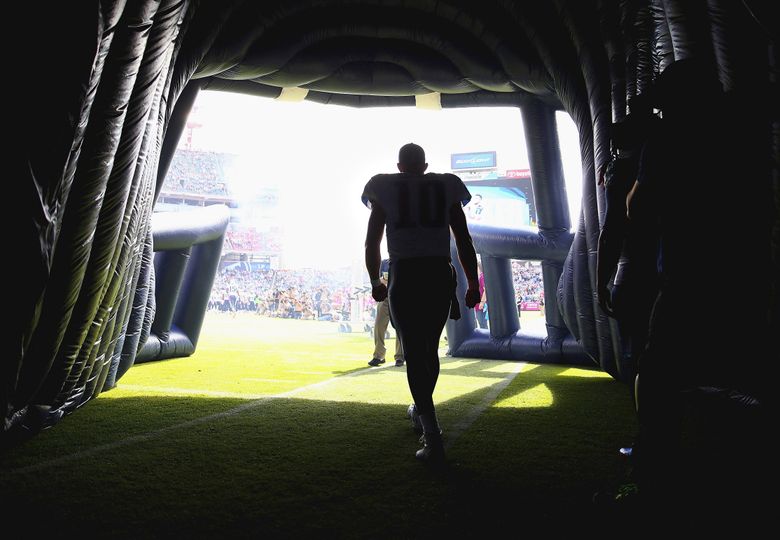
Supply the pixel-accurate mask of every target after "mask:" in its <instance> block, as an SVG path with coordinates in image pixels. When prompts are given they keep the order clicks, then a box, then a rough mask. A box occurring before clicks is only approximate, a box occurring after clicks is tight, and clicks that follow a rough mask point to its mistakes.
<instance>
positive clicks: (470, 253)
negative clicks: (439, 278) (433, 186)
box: [450, 203, 480, 308]
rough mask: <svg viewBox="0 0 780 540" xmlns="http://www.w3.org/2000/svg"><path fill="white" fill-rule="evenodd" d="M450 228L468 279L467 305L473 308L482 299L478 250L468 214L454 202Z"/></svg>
mask: <svg viewBox="0 0 780 540" xmlns="http://www.w3.org/2000/svg"><path fill="white" fill-rule="evenodd" d="M450 229H452V234H453V236H454V237H455V246H456V247H457V248H458V259H459V260H460V264H461V266H463V271H464V272H465V273H466V280H467V281H468V290H467V291H466V306H467V307H469V308H473V307H474V306H476V305H477V304H478V303H479V300H480V297H479V278H478V276H477V252H476V251H475V250H474V242H473V241H472V240H471V234H469V228H468V225H467V224H466V215H465V214H464V213H463V209H462V208H461V207H460V204H458V203H455V204H453V205H452V207H451V208H450Z"/></svg>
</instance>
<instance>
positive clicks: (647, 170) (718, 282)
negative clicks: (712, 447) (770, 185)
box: [628, 59, 768, 520]
mask: <svg viewBox="0 0 780 540" xmlns="http://www.w3.org/2000/svg"><path fill="white" fill-rule="evenodd" d="M656 91H657V97H658V107H659V108H660V109H661V113H662V122H661V127H660V128H659V129H658V130H654V133H653V134H652V136H651V137H650V138H649V139H648V141H647V143H646V145H645V148H644V150H643V155H642V159H641V163H640V170H639V177H638V182H637V184H636V185H635V187H634V189H633V190H632V193H631V194H630V196H629V203H628V208H629V219H630V221H631V222H634V223H637V224H639V226H640V227H641V228H645V227H656V228H657V230H658V234H659V238H660V252H659V253H660V256H659V259H658V265H659V271H660V283H659V287H660V292H659V294H658V298H657V300H656V302H655V305H654V308H653V312H652V316H651V320H650V329H649V335H648V340H647V347H646V349H645V351H644V353H643V354H642V356H641V358H640V361H639V373H640V391H639V400H638V402H639V414H638V416H639V446H640V455H639V456H638V463H637V465H638V470H637V472H638V481H639V486H640V494H641V495H642V498H643V500H645V501H646V502H648V503H649V504H650V505H651V507H656V505H657V504H662V505H664V504H672V505H675V506H676V507H677V508H678V509H679V508H682V506H681V505H677V504H675V503H680V502H681V501H682V500H683V499H685V503H686V505H688V506H686V508H694V507H695V505H696V504H698V503H699V501H700V500H707V501H709V503H713V504H715V503H721V502H720V500H721V499H724V498H725V497H726V495H731V496H733V493H730V491H732V489H731V488H733V487H734V486H735V485H739V482H740V481H741V480H738V479H737V477H738V476H740V473H739V472H738V471H739V470H740V467H742V466H743V465H744V464H743V463H738V462H739V461H742V458H739V459H738V458H737V457H736V456H734V455H731V456H726V457H725V459H722V460H720V461H719V462H718V463H717V465H715V463H714V462H713V463H710V464H709V465H711V467H709V468H707V469H706V474H705V475H703V476H700V477H699V478H698V480H699V481H701V480H706V481H707V486H706V487H704V486H701V485H699V484H698V483H697V481H696V480H692V479H691V477H690V476H689V473H690V467H693V468H694V469H696V468H701V467H704V466H706V464H705V463H704V461H703V460H704V458H703V457H701V456H702V453H706V451H709V448H706V447H698V448H695V452H694V454H693V457H694V459H693V460H691V461H688V462H684V461H683V459H682V457H683V455H684V445H683V444H682V440H681V435H682V433H683V429H682V421H683V419H684V417H685V415H686V407H688V406H689V405H690V404H691V402H692V401H691V399H690V398H691V396H701V395H705V394H707V395H712V396H715V395H722V396H737V397H738V398H737V399H735V400H734V403H737V402H738V401H739V400H740V398H739V396H742V397H744V398H745V399H744V400H743V403H751V404H753V403H755V401H754V400H752V399H751V398H750V397H749V396H750V395H751V394H760V388H759V387H758V386H757V385H756V384H755V383H756V381H757V380H758V378H757V377H756V375H757V373H758V369H757V366H756V364H755V363H756V362H765V361H766V359H765V358H763V357H762V356H761V354H760V353H761V351H762V345H763V343H764V342H765V340H766V339H767V336H766V325H765V321H766V320H767V318H766V313H767V310H766V298H767V295H766V294H762V293H761V292H759V294H754V295H751V294H749V289H753V288H754V287H755V290H756V291H766V287H765V285H764V284H765V283H766V281H767V277H768V276H767V275H766V269H767V268H768V265H767V264H765V262H764V257H765V256H766V254H767V253H768V242H766V240H765V239H764V234H763V232H762V231H766V230H767V229H766V218H767V215H766V213H765V211H764V208H766V206H765V205H766V204H767V201H763V202H762V201H761V198H762V193H764V187H765V186H764V184H763V182H765V179H764V178H760V177H758V176H757V175H758V174H759V169H760V167H757V166H756V165H755V164H754V163H753V162H752V160H751V158H750V156H751V155H752V152H754V151H755V148H754V147H753V144H752V141H753V140H754V139H753V135H752V134H750V133H746V132H745V126H746V125H748V124H747V123H746V122H745V121H744V120H742V119H741V118H740V114H739V113H740V111H739V110H738V107H735V106H734V105H735V103H733V102H728V101H727V100H726V99H725V98H724V95H723V93H722V90H721V86H720V83H719V81H718V79H717V76H716V74H715V72H714V70H713V69H710V66H708V65H706V64H704V63H702V62H700V61H698V60H694V59H687V60H681V61H678V62H675V63H673V64H671V65H670V66H669V67H668V68H666V69H665V70H664V72H663V73H662V74H661V75H660V77H659V78H658V81H657V85H656ZM764 198H765V197H764ZM754 263H756V264H755V265H754ZM732 300H735V301H737V302H738V306H739V307H738V309H737V310H736V311H735V310H734V309H733V308H734V307H735V306H734V304H731V301H732ZM746 313H747V314H750V315H747V316H746V315H745V314H746ZM713 389H714V390H715V391H713ZM729 399H730V398H729ZM715 411H716V408H714V407H710V408H703V409H701V410H700V411H699V413H698V414H699V417H698V420H699V422H698V425H697V426H694V427H697V428H698V427H699V426H702V425H705V424H707V423H710V422H712V421H713V417H712V415H713V414H716V413H715ZM715 424H717V421H715ZM688 427H691V426H688ZM757 435H760V433H758V432H753V436H757ZM733 436H734V434H733V433H723V434H721V435H720V437H721V439H726V438H728V437H733ZM740 436H741V437H742V436H745V434H744V433H743V434H742V435H740ZM756 442H757V441H756V440H755V439H754V440H745V441H740V443H744V444H747V445H750V444H755V443H756ZM683 463H685V464H686V469H685V470H683V468H682V464H683ZM684 472H685V473H686V474H683V473H684ZM713 477H717V478H718V481H717V482H716V481H712V478H713ZM686 482H687V483H686ZM710 482H712V483H711V484H710ZM734 482H736V483H734ZM724 486H729V487H724ZM720 489H723V491H720ZM713 492H716V493H717V495H713ZM744 496H749V494H744ZM731 500H733V499H731ZM709 503H708V504H709ZM721 504H722V503H721ZM708 512H709V513H711V512H713V508H708ZM724 515H725V514H724ZM650 517H651V519H656V518H662V517H663V515H661V514H655V513H654V514H651V516H650ZM722 518H723V515H719V512H718V511H715V512H714V513H713V514H712V515H709V516H708V517H707V519H713V520H715V519H722Z"/></svg>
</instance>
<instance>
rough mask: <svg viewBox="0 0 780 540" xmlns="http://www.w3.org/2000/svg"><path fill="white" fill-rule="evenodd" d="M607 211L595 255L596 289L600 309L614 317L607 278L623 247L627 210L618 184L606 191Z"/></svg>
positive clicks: (612, 272) (613, 270)
mask: <svg viewBox="0 0 780 540" xmlns="http://www.w3.org/2000/svg"><path fill="white" fill-rule="evenodd" d="M606 199H607V211H606V216H605V217H604V226H603V227H602V228H601V231H600V232H599V240H598V252H597V255H596V290H597V293H598V302H599V305H600V306H601V309H603V310H604V312H605V313H606V314H607V315H609V316H610V317H614V316H615V313H614V311H613V309H612V299H611V293H610V292H609V288H608V285H609V280H610V278H612V275H613V274H614V272H615V269H616V268H617V265H618V261H619V260H620V253H621V251H622V249H623V238H624V236H625V233H626V223H627V221H628V218H627V210H626V192H625V190H623V189H619V187H618V186H610V187H608V188H607V192H606Z"/></svg>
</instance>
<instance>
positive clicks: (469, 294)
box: [466, 287, 482, 309]
mask: <svg viewBox="0 0 780 540" xmlns="http://www.w3.org/2000/svg"><path fill="white" fill-rule="evenodd" d="M481 299H482V295H481V294H480V293H479V287H476V288H473V287H469V288H468V290H467V291H466V307H467V308H469V309H471V308H473V307H474V306H476V305H477V304H479V301H480V300H481Z"/></svg>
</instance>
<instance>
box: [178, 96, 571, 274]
mask: <svg viewBox="0 0 780 540" xmlns="http://www.w3.org/2000/svg"><path fill="white" fill-rule="evenodd" d="M190 120H191V121H194V122H197V123H199V124H201V125H202V127H199V128H198V129H196V130H194V131H193V137H192V148H193V149H199V150H212V151H218V152H228V153H232V154H237V155H239V156H240V158H239V163H238V166H237V167H236V170H235V171H233V172H232V173H231V175H230V176H229V177H228V181H229V190H230V191H231V193H232V194H233V195H234V196H236V197H238V198H239V200H241V199H242V198H244V197H251V195H252V192H253V191H254V189H255V188H256V187H277V188H278V189H279V195H280V210H281V212H280V217H279V219H280V221H281V222H282V225H283V227H284V230H285V238H284V260H283V264H284V266H285V267H288V268H300V267H317V268H343V267H344V266H347V265H350V264H351V263H353V262H355V261H362V257H363V240H364V238H365V227H366V224H367V222H368V214H369V211H368V210H367V209H366V208H365V207H364V206H363V204H362V203H361V202H360V194H361V193H362V191H363V186H364V185H365V183H366V182H367V181H368V179H369V178H371V176H373V175H374V174H377V173H392V172H397V169H396V161H397V155H398V149H399V148H400V147H401V146H402V145H404V144H406V143H408V142H414V143H417V144H419V145H421V146H422V147H423V148H424V149H425V152H426V157H427V161H428V164H429V167H428V170H429V171H432V172H450V154H453V153H459V152H479V151H489V150H495V151H496V153H497V162H498V169H499V170H504V169H527V168H529V164H528V155H527V152H526V146H525V137H524V135H523V127H522V121H521V117H520V111H519V110H518V109H515V108H503V107H502V108H464V109H444V110H440V111H430V110H420V109H416V108H414V107H393V108H382V109H373V108H370V109H355V108H350V107H341V106H336V105H319V104H316V103H310V102H301V103H289V102H280V101H275V100H272V99H267V98H259V97H253V96H246V95H242V94H235V93H226V92H210V91H204V92H201V94H200V95H199V96H198V100H197V102H196V104H195V109H194V110H193V113H192V114H191V116H190ZM558 126H559V128H558V129H559V138H560V145H561V152H562V158H563V166H564V175H565V176H566V182H567V189H568V195H569V207H570V209H571V218H572V222H573V223H575V224H576V223H577V217H578V216H579V206H580V198H581V197H580V189H581V188H580V186H581V174H582V173H581V162H580V157H579V145H578V138H577V131H576V128H575V126H574V123H573V122H572V121H571V119H570V118H569V116H568V115H566V114H565V113H559V114H558ZM182 140H184V137H183V138H182Z"/></svg>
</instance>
